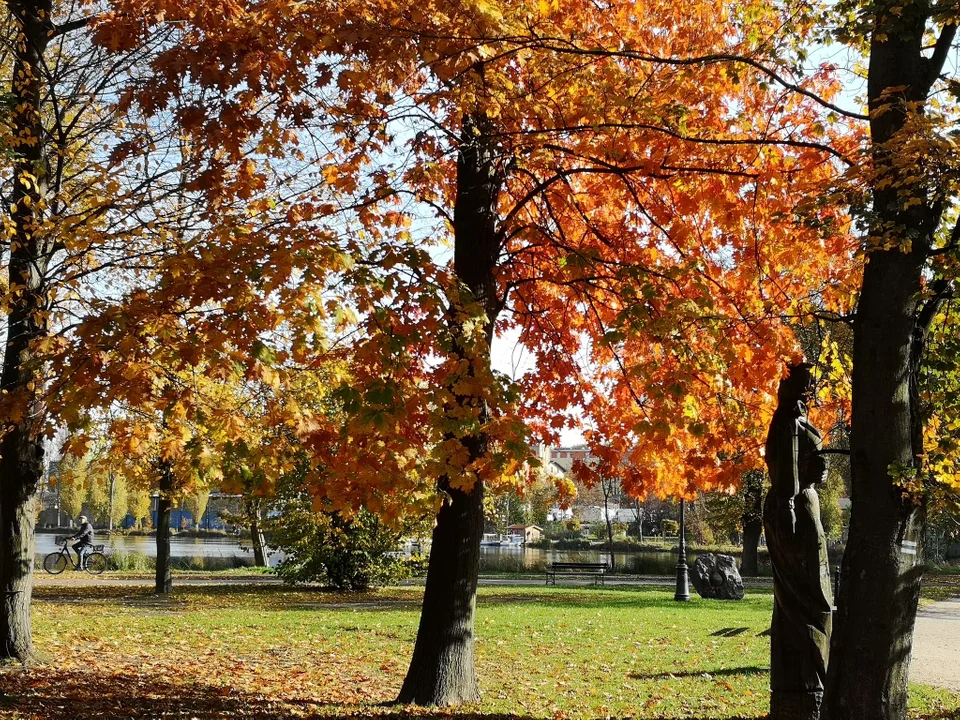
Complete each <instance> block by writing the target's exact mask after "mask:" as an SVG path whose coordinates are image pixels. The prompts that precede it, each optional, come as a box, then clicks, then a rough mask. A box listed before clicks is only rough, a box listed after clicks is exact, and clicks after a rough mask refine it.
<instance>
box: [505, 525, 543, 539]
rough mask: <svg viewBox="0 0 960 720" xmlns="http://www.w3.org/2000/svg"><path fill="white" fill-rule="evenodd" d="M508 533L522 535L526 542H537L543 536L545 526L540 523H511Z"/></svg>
mask: <svg viewBox="0 0 960 720" xmlns="http://www.w3.org/2000/svg"><path fill="white" fill-rule="evenodd" d="M507 534H508V535H520V536H522V537H523V541H524V542H525V543H530V542H537V541H538V540H540V539H541V538H542V537H543V528H542V527H540V526H538V525H510V526H508V527H507Z"/></svg>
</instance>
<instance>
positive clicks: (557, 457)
mask: <svg viewBox="0 0 960 720" xmlns="http://www.w3.org/2000/svg"><path fill="white" fill-rule="evenodd" d="M589 457H590V449H589V448H588V447H587V446H586V445H571V446H569V447H556V448H550V464H551V465H556V466H557V467H558V468H559V469H560V471H561V472H563V473H564V474H566V473H568V472H570V468H572V467H573V463H574V462H575V461H577V460H586V459H587V458H589Z"/></svg>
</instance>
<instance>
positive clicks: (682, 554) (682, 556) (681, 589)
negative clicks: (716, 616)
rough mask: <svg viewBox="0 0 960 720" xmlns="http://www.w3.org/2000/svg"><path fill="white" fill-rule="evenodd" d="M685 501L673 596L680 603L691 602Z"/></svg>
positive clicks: (681, 501)
mask: <svg viewBox="0 0 960 720" xmlns="http://www.w3.org/2000/svg"><path fill="white" fill-rule="evenodd" d="M684 519H685V518H684V501H683V498H681V499H680V549H679V552H678V554H677V593H676V594H675V595H674V596H673V599H674V600H677V601H678V602H687V601H689V600H690V580H689V577H688V576H687V541H686V538H685V535H686V527H685V525H684Z"/></svg>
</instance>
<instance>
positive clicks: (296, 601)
mask: <svg viewBox="0 0 960 720" xmlns="http://www.w3.org/2000/svg"><path fill="white" fill-rule="evenodd" d="M422 593H423V589H422V587H418V586H402V587H392V588H384V589H382V590H377V591H371V592H365V593H342V592H333V591H329V590H323V589H321V588H316V587H298V586H297V587H291V586H285V585H277V584H256V583H254V584H250V585H244V584H239V583H230V584H224V585H177V583H176V580H175V581H174V587H173V592H172V593H171V594H170V595H168V596H163V595H156V594H154V593H153V591H152V590H151V589H150V588H149V587H144V586H131V585H113V586H108V585H103V586H90V585H85V586H81V585H78V586H39V587H37V588H36V589H35V591H34V595H35V597H36V598H37V599H38V600H42V601H48V602H52V603H57V604H73V605H78V604H79V605H83V604H85V603H96V604H102V603H104V602H107V603H109V602H114V603H116V604H118V605H125V606H134V607H142V608H144V609H145V610H147V611H159V612H163V611H166V612H170V611H189V610H192V609H196V608H197V607H199V606H200V605H202V606H203V607H204V608H228V607H243V606H251V607H256V608H257V609H258V610H261V611H269V610H323V609H330V610H348V609H349V610H354V609H356V610H369V611H373V612H376V611H380V610H411V611H413V610H419V609H420V603H421V598H422ZM478 602H479V604H480V605H481V606H483V605H488V606H490V605H529V604H536V605H540V606H544V607H555V608H574V607H583V608H597V609H603V608H611V609H613V608H625V609H626V608H630V609H637V610H642V609H658V610H671V611H676V612H691V613H695V612H696V609H697V608H700V607H704V605H710V606H711V607H721V606H720V605H712V603H715V602H719V601H700V600H694V601H693V602H690V603H677V602H675V601H674V600H673V591H672V590H670V591H666V590H664V589H662V588H656V587H652V586H629V587H627V586H618V587H615V588H613V587H611V588H603V589H596V588H592V587H565V588H549V589H547V588H542V587H538V586H527V587H523V588H509V587H503V588H498V587H489V586H487V587H484V588H481V590H480V593H479V597H478ZM756 602H762V601H756V600H752V599H749V600H744V601H741V602H740V603H737V604H736V605H737V606H740V607H743V606H745V605H747V606H749V605H753V604H754V603H756ZM731 607H733V606H731Z"/></svg>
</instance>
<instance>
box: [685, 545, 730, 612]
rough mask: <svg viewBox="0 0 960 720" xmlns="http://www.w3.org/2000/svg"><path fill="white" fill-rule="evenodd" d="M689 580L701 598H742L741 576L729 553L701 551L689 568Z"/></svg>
mask: <svg viewBox="0 0 960 720" xmlns="http://www.w3.org/2000/svg"><path fill="white" fill-rule="evenodd" d="M690 582H692V583H693V587H695V588H696V589H697V592H698V593H700V597H702V598H714V599H717V600H742V599H743V578H741V577H740V572H739V571H738V570H737V561H736V560H734V558H733V557H731V556H730V555H715V554H714V553H701V554H700V555H698V556H697V561H696V562H695V563H694V564H693V567H692V568H690Z"/></svg>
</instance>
